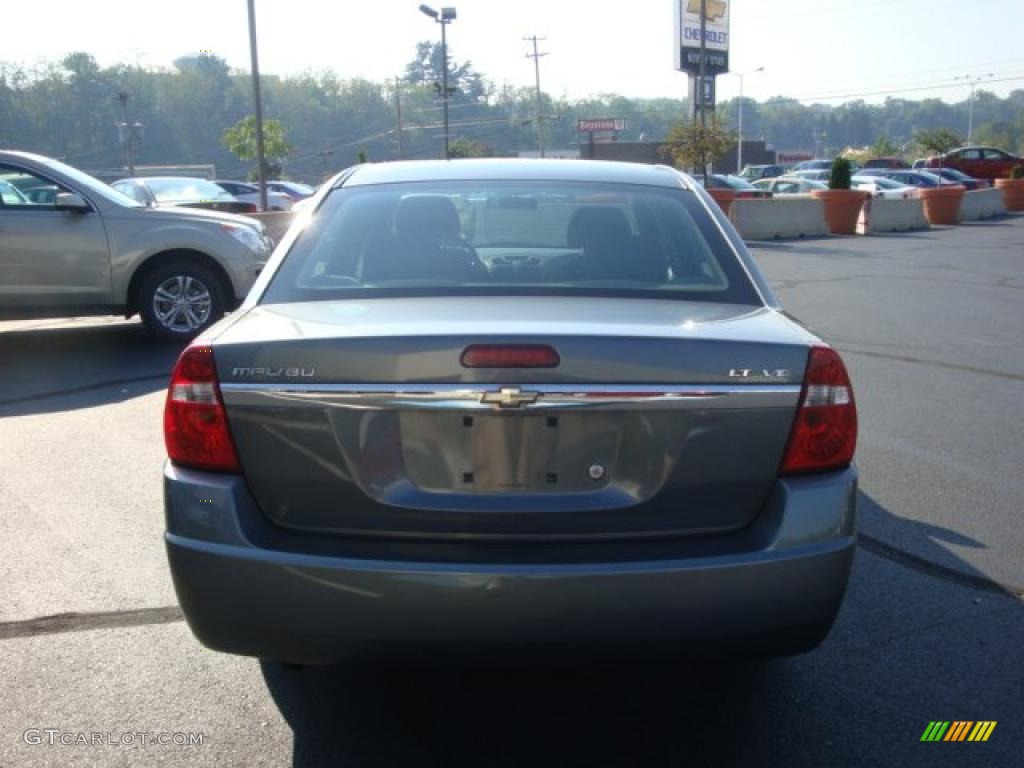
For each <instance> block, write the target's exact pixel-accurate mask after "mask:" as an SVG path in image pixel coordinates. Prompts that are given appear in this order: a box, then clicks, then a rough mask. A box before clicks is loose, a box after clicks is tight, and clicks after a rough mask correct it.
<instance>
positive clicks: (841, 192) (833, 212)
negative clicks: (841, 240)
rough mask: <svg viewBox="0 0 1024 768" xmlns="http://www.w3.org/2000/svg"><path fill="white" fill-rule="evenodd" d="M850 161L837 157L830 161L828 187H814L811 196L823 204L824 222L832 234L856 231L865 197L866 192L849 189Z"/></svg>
mask: <svg viewBox="0 0 1024 768" xmlns="http://www.w3.org/2000/svg"><path fill="white" fill-rule="evenodd" d="M852 175H853V174H852V169H851V168H850V161H849V160H847V159H846V158H845V157H837V158H836V159H835V160H834V161H833V162H832V174H831V175H830V176H829V180H828V189H816V190H814V191H813V192H811V197H813V198H817V199H820V200H821V201H822V202H823V203H824V205H825V224H826V225H827V226H828V231H829V232H831V233H832V234H833V235H853V234H856V232H857V219H858V218H860V209H861V206H862V205H864V200H865V199H866V198H867V196H868V193H867V192H860V191H858V190H854V189H850V177H851V176H852Z"/></svg>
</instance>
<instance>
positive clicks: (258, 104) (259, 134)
mask: <svg viewBox="0 0 1024 768" xmlns="http://www.w3.org/2000/svg"><path fill="white" fill-rule="evenodd" d="M249 58H250V60H251V62H252V98H253V105H254V107H255V110H256V165H257V174H258V178H259V185H260V210H261V211H265V210H267V163H266V156H265V154H264V147H263V102H262V100H261V99H260V62H259V55H258V53H257V52H256V0H249Z"/></svg>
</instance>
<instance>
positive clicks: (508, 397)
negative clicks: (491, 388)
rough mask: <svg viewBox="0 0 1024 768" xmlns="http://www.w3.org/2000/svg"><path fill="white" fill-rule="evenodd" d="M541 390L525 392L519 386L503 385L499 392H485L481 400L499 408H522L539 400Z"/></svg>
mask: <svg viewBox="0 0 1024 768" xmlns="http://www.w3.org/2000/svg"><path fill="white" fill-rule="evenodd" d="M538 397H540V392H523V391H522V390H521V389H519V387H502V388H501V389H500V390H498V391H497V392H484V394H483V396H482V397H481V398H480V402H481V403H484V404H486V405H496V406H498V407H499V408H522V407H523V406H524V405H529V404H530V403H535V402H537V398H538Z"/></svg>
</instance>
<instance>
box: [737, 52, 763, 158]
mask: <svg viewBox="0 0 1024 768" xmlns="http://www.w3.org/2000/svg"><path fill="white" fill-rule="evenodd" d="M757 72H764V67H758V68H757V69H749V70H747V71H746V72H730V73H729V74H730V75H736V77H738V78H739V79H740V101H739V117H738V118H737V120H736V122H737V127H736V135H737V138H736V173H740V172H741V171H742V170H743V78H744V77H746V76H747V75H753V74H756V73H757Z"/></svg>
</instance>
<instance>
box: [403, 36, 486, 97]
mask: <svg viewBox="0 0 1024 768" xmlns="http://www.w3.org/2000/svg"><path fill="white" fill-rule="evenodd" d="M448 51H449V52H448V87H449V88H451V89H453V90H452V95H451V99H452V101H454V102H458V103H466V102H476V103H484V102H486V101H487V98H488V96H489V95H490V93H491V90H492V88H491V86H490V84H489V83H488V82H487V81H486V80H485V79H484V78H483V76H482V75H481V74H480V73H479V72H477V71H476V70H475V69H473V63H472V62H469V61H466V62H463V63H461V64H460V63H459V62H457V61H456V60H455V59H454V58H452V55H451V46H448ZM443 74H444V56H443V49H442V48H441V44H440V43H432V42H430V41H423V42H419V43H417V44H416V57H415V58H414V59H413V60H412V61H410V62H409V63H408V64H407V65H406V67H405V81H406V82H407V83H409V84H410V85H422V86H428V87H430V88H437V89H440V87H441V80H442V75H443Z"/></svg>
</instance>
